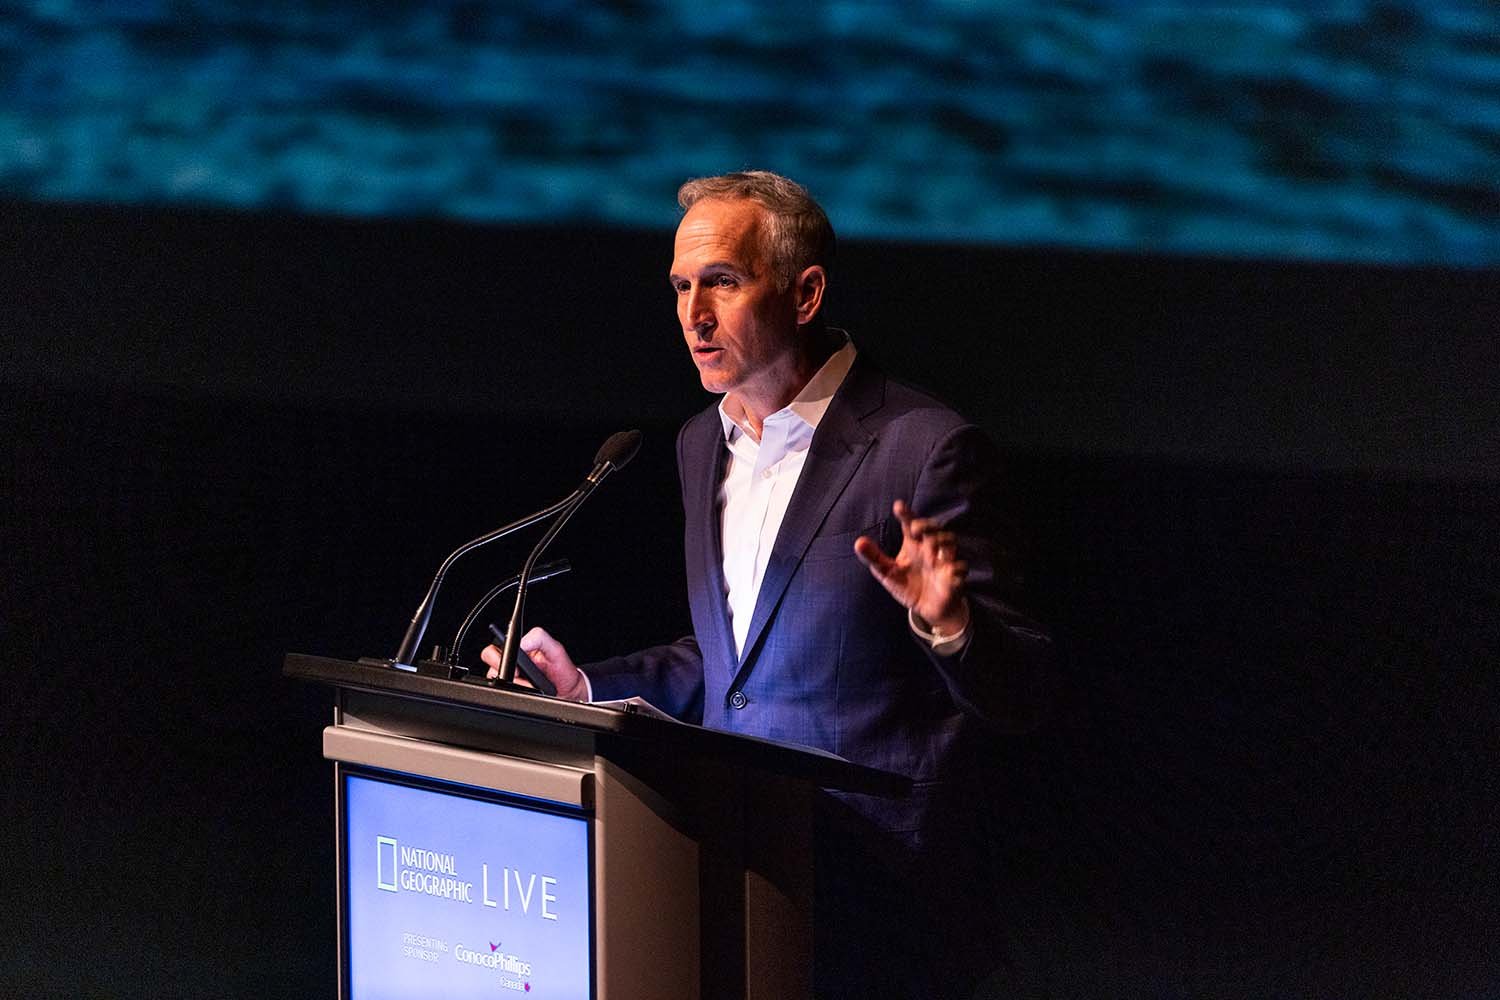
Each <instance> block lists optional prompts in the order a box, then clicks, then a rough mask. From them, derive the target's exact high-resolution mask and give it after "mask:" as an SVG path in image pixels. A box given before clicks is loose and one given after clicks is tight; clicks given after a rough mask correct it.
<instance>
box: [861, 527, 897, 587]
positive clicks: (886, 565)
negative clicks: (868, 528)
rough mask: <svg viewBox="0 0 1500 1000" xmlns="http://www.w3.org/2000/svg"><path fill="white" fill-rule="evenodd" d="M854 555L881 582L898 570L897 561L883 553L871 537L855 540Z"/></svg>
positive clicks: (865, 536)
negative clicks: (892, 571)
mask: <svg viewBox="0 0 1500 1000" xmlns="http://www.w3.org/2000/svg"><path fill="white" fill-rule="evenodd" d="M854 554H855V555H856V556H858V557H859V561H860V562H862V563H864V564H865V565H866V566H868V567H870V571H871V572H873V573H874V574H875V575H876V577H878V578H879V579H881V580H884V579H885V578H886V577H887V576H890V574H891V570H893V569H895V568H896V560H894V559H892V558H891V557H890V556H888V555H886V554H885V553H884V552H882V551H881V550H880V545H879V544H877V543H876V541H875V539H873V538H871V537H870V536H869V535H860V536H859V537H858V538H856V539H855V540H854Z"/></svg>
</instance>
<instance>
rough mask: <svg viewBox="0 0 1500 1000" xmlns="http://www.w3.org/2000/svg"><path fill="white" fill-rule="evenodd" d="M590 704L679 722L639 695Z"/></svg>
mask: <svg viewBox="0 0 1500 1000" xmlns="http://www.w3.org/2000/svg"><path fill="white" fill-rule="evenodd" d="M589 704H591V705H603V706H604V707H605V708H613V709H615V710H616V711H620V712H634V713H635V714H637V715H649V716H651V718H653V719H665V720H667V721H668V722H679V721H681V720H679V719H674V718H673V717H672V716H670V715H668V714H667V713H666V712H663V711H662V710H661V709H659V708H657V707H656V706H655V705H653V704H651V703H650V702H649V701H647V700H646V699H645V698H642V697H641V696H640V695H636V696H635V697H633V698H616V699H615V700H614V701H592V702H589Z"/></svg>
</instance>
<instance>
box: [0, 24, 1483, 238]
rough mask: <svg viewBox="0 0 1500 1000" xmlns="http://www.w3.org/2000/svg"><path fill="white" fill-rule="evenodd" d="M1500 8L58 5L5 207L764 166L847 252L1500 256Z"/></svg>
mask: <svg viewBox="0 0 1500 1000" xmlns="http://www.w3.org/2000/svg"><path fill="white" fill-rule="evenodd" d="M1497 39H1500V7H1497V6H1496V5H1493V4H1480V3H1471V2H1455V0H1437V2H1427V0H1380V2H1366V0H1333V2H1323V3H1316V4H1305V3H1293V2H1274V0H1273V2H1263V3H1253V4H1228V5H1225V4H1210V5H1198V4H1184V3H1172V4H1156V3H1144V4H1138V5H1127V4H1097V3H1047V4H1020V3H1010V2H994V0H990V2H985V0H964V2H960V0H926V2H906V0H903V2H882V0H832V2H829V3H824V4H813V5H809V4H806V3H801V2H793V0H761V2H757V3H741V2H728V3H720V4H715V5H713V7H712V8H704V7H702V5H700V4H696V3H691V2H688V0H675V2H661V3H649V4H638V3H620V2H604V0H594V2H585V0H546V2H543V0H531V2H517V3H503V4H502V3H497V4H485V3H476V2H473V0H388V2H384V3H380V4H368V3H359V2H355V0H326V2H322V3H317V4H307V3H300V2H296V3H294V2H287V0H275V2H269V3H256V4H244V3H236V2H230V0H206V2H202V3H194V4H179V3H170V2H167V0H47V2H32V3H21V4H7V5H4V6H3V7H0V197H8V198H20V199H25V200H36V201H84V202H112V203H133V204H141V203H144V204H171V205H209V206H228V207H233V208H237V209H242V210H247V211H267V210H270V211H278V212H280V211H291V212H305V213H315V214H334V215H350V216H361V217H381V216H403V217H412V216H421V217H441V218H451V219H463V220H474V221H479V222H486V223H506V224H509V223H526V224H552V223H557V224H566V225H595V224H603V225H625V226H645V227H651V228H670V227H671V226H672V225H674V224H675V207H674V204H673V196H674V192H675V190H676V187H677V185H678V183H680V182H681V181H682V180H684V179H686V178H687V177H691V176H696V175H702V174H711V173H720V172H724V171H727V170H736V169H743V168H746V167H764V168H767V169H772V170H777V171H780V172H782V173H785V174H788V175H790V176H792V177H794V178H797V179H798V180H801V181H802V182H803V183H804V184H806V185H807V186H808V187H809V188H810V189H811V190H812V192H813V194H814V195H815V196H817V197H818V198H819V199H820V200H821V201H822V202H823V203H824V204H825V206H826V207H827V208H828V209H829V214H830V215H831V216H832V218H833V219H834V223H835V226H836V227H837V228H838V229H839V231H840V233H841V234H842V235H844V236H852V237H863V238H877V239H898V240H914V241H945V242H962V243H976V244H1006V245H1051V246H1075V247H1090V248H1104V249H1111V250H1131V251H1148V252H1169V253H1187V254H1212V255H1251V256H1256V257H1272V258H1294V259H1313V260H1357V261H1371V262H1382V263H1418V264H1421V263H1440V264H1453V265H1460V266H1469V265H1494V264H1497V263H1500V193H1497V192H1500V187H1497V182H1496V178H1497V176H1500V41H1497Z"/></svg>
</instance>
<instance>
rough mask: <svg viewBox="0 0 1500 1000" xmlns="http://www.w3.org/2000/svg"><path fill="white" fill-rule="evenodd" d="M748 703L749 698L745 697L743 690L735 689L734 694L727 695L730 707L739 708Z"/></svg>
mask: <svg viewBox="0 0 1500 1000" xmlns="http://www.w3.org/2000/svg"><path fill="white" fill-rule="evenodd" d="M748 704H750V699H749V698H746V697H745V692H743V691H736V692H735V693H734V694H732V695H730V696H729V707H730V708H733V709H741V708H744V707H745V706H746V705H748Z"/></svg>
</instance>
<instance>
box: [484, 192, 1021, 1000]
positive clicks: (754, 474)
mask: <svg viewBox="0 0 1500 1000" xmlns="http://www.w3.org/2000/svg"><path fill="white" fill-rule="evenodd" d="M679 201H680V203H681V204H682V206H683V208H684V209H685V214H684V215H683V218H682V222H681V224H680V225H679V227H678V230H677V237H676V242H675V247H674V249H675V255H674V259H673V262H672V266H671V276H670V277H671V284H672V287H673V289H674V291H675V293H676V296H677V315H678V320H679V322H680V325H681V328H682V332H683V336H684V338H685V340H686V342H687V347H688V350H689V353H690V354H691V356H692V359H693V362H694V364H695V365H696V366H697V369H698V373H699V377H700V379H701V380H702V383H703V387H704V388H705V389H707V390H709V391H710V392H713V393H718V394H722V398H721V399H720V401H719V402H718V403H717V404H716V405H714V406H712V407H710V408H709V409H707V410H705V411H704V412H702V413H700V414H698V415H697V416H696V417H694V418H693V419H691V420H689V421H688V423H687V424H686V425H684V427H683V428H682V431H681V433H680V434H679V436H678V440H677V459H678V470H679V473H680V476H681V480H682V496H683V504H684V508H685V511H686V518H687V521H686V532H685V546H686V558H687V581H688V591H689V601H690V605H691V610H692V619H693V635H691V636H688V637H686V638H684V639H681V640H679V641H678V642H676V643H672V644H669V645H666V646H658V647H654V648H651V649H646V650H642V651H640V652H638V653H633V654H630V655H628V656H620V657H615V658H612V659H609V660H605V661H602V662H600V663H596V664H591V665H587V666H586V667H584V668H582V669H580V668H578V667H577V666H575V665H574V663H573V661H572V660H571V658H570V657H569V656H568V654H567V651H566V649H564V647H563V646H562V645H561V644H560V643H558V642H557V640H555V639H553V638H552V637H551V636H550V635H548V634H547V633H546V632H545V631H544V630H542V629H532V630H531V631H530V632H528V633H527V634H526V636H525V637H524V638H523V639H522V640H521V648H522V649H524V650H526V651H527V652H528V653H529V654H530V655H531V657H532V658H533V660H535V661H536V663H537V664H538V666H539V667H541V668H542V669H543V670H544V671H545V672H546V673H547V674H548V676H549V678H551V679H552V680H553V682H554V683H555V684H556V685H557V688H558V693H559V696H561V697H565V698H575V699H584V698H596V699H611V698H621V697H628V696H630V695H636V694H639V695H643V696H644V697H646V698H647V699H648V700H650V701H652V702H653V703H655V704H657V705H658V706H659V707H662V708H664V709H666V710H667V711H669V712H672V713H673V714H675V715H677V716H679V717H681V718H685V719H688V720H691V721H695V722H702V723H703V724H704V725H708V726H712V727H716V728H720V729H726V730H731V731H734V732H739V733H746V734H750V735H755V736H762V737H767V738H770V739H776V740H783V741H787V742H794V743H799V744H804V745H807V746H812V747H817V748H820V749H823V750H827V751H830V752H832V753H835V754H838V755H840V756H842V757H845V758H848V759H849V760H852V761H855V762H858V763H861V764H867V765H869V766H872V767H876V768H881V769H884V770H888V771H895V772H898V773H901V774H904V775H907V776H909V777H910V778H911V779H912V780H913V792H912V794H911V795H910V796H909V797H908V798H905V799H901V800H891V799H882V798H876V797H869V796H856V795H842V796H839V797H838V798H837V799H836V800H835V799H829V800H828V803H827V807H826V808H825V810H824V812H823V815H821V816H820V831H819V833H820V843H821V844H822V847H821V848H820V852H819V857H818V863H819V866H820V869H819V870H820V876H819V879H820V881H819V893H820V897H821V898H820V922H819V927H820V930H822V931H824V932H826V933H827V934H828V935H829V936H828V938H827V939H826V940H825V938H824V937H821V936H820V938H819V941H818V943H817V948H818V956H819V961H818V965H819V970H820V971H819V977H820V980H821V984H822V989H821V990H820V992H823V993H825V994H848V995H854V994H855V992H856V991H857V990H861V989H864V987H855V986H854V985H853V983H852V981H851V980H850V979H849V978H848V973H849V969H850V968H851V967H855V966H857V967H858V968H860V969H863V970H865V971H866V972H867V973H868V974H869V975H868V978H869V982H870V984H876V983H879V984H881V995H888V994H891V993H895V992H897V991H898V989H899V988H904V987H898V986H897V984H898V983H906V984H909V985H910V987H911V988H915V984H925V985H930V984H931V983H933V982H935V981H944V982H948V983H952V984H953V985H955V986H957V987H959V988H960V989H961V988H962V986H961V984H962V982H963V972H962V967H963V966H964V964H965V963H971V964H972V963H973V962H976V961H977V962H978V963H979V964H980V965H982V964H983V958H982V956H976V955H974V954H969V952H973V951H975V950H976V949H977V950H981V951H982V950H983V948H984V943H983V942H982V941H981V940H979V939H977V938H975V937H974V935H968V937H967V938H966V935H965V933H964V932H965V931H966V930H968V929H971V928H972V927H973V926H974V924H975V923H976V921H978V920H981V919H982V918H981V917H979V916H977V915H976V910H975V908H976V907H978V908H981V909H982V908H984V907H986V906H987V905H988V902H989V901H990V900H991V899H992V893H991V892H990V888H989V887H988V886H987V885H986V884H985V882H984V880H983V879H982V878H980V877H979V871H980V869H982V867H983V865H982V863H981V861H982V859H981V858H980V857H979V855H980V854H982V852H983V846H984V845H983V844H981V843H978V842H977V829H978V826H977V824H978V823H979V817H978V814H977V812H976V807H977V804H978V803H979V802H981V801H982V800H983V797H984V795H985V789H984V788H982V787H977V783H978V782H979V781H981V780H982V778H981V777H980V776H981V775H983V774H984V772H985V769H986V767H987V765H988V763H989V761H988V758H989V756H990V754H991V746H992V744H991V742H990V741H989V740H988V739H987V736H988V733H987V730H989V729H991V728H993V727H997V726H998V727H1003V728H1007V729H1014V728H1026V727H1029V726H1031V725H1032V724H1033V723H1034V721H1035V719H1036V716H1037V713H1038V711H1039V708H1040V704H1041V701H1042V698H1041V693H1042V691H1043V689H1044V688H1045V686H1046V682H1047V661H1048V654H1049V651H1050V646H1049V642H1048V639H1047V636H1046V634H1045V633H1044V632H1043V631H1042V630H1041V629H1040V628H1039V627H1038V626H1037V625H1035V624H1034V623H1032V622H1031V621H1029V620H1028V619H1027V618H1026V617H1025V616H1024V615H1023V614H1022V613H1021V612H1020V611H1019V610H1018V609H1017V591H1018V589H1019V577H1018V571H1017V568H1016V559H1015V544H1014V539H1013V537H1012V529H1011V526H1010V525H1009V524H1008V523H1007V521H1006V520H1005V519H1004V517H1003V516H1002V512H1001V510H1000V509H999V507H998V505H997V503H996V493H997V488H998V487H999V485H1000V484H999V483H997V482H996V478H997V476H998V461H997V457H996V454H995V452H994V450H993V448H992V447H991V445H990V444H989V443H988V441H987V440H986V439H985V438H984V436H983V435H982V434H981V433H980V432H979V431H978V429H977V428H975V427H974V426H972V425H970V424H968V423H966V422H965V421H964V420H963V419H962V418H960V417H959V416H958V415H957V414H955V413H954V412H953V411H951V410H950V409H948V408H947V407H946V406H944V405H943V404H941V403H939V402H938V401H937V400H935V399H933V398H932V397H930V396H927V395H925V394H923V393H921V392H918V391H916V390H914V389H911V388H908V387H906V386H903V385H901V384H899V383H897V382H894V381H892V380H890V379H888V378H887V377H886V376H885V375H884V374H882V373H881V372H880V371H879V370H877V369H876V368H875V367H874V366H873V365H872V364H870V363H869V362H868V361H867V360H866V359H865V358H864V357H862V356H860V355H859V354H858V353H857V351H856V349H855V346H854V344H853V343H852V342H851V340H850V338H849V337H848V336H847V335H846V334H844V333H843V332H842V331H839V330H835V329H832V328H830V327H828V326H827V325H826V324H825V322H824V320H823V315H822V305H823V295H824V292H825V290H826V288H827V284H828V268H829V265H830V263H831V261H832V257H833V248H834V237H833V230H832V228H831V226H830V225H829V223H828V220H827V217H826V215H824V213H823V211H822V209H821V208H820V207H819V206H818V205H817V204H816V202H814V201H813V200H812V199H811V198H810V197H809V196H808V195H807V193H806V191H804V190H803V189H802V188H801V187H800V186H798V185H796V184H794V183H793V182H791V181H789V180H787V179H785V178H782V177H778V176H776V175H774V174H767V173H763V172H749V173H742V174H730V175H727V176H724V177H717V178H705V179H701V180H697V181H690V182H688V183H687V184H685V185H684V186H683V188H682V190H681V191H680V192H679ZM888 552H894V553H895V554H894V555H889V554H887V553H888ZM484 655H485V659H486V662H488V663H489V664H490V666H491V672H492V676H493V673H494V672H495V670H496V668H498V651H497V650H495V649H494V648H493V647H491V648H490V649H488V650H486V651H485V654H484ZM830 900H832V901H833V906H832V909H829V907H828V905H825V904H827V903H828V901H830ZM913 900H917V901H918V902H915V903H914V902H913ZM945 910H950V911H953V910H956V911H957V912H960V913H962V914H963V916H964V919H963V921H962V922H961V926H959V927H956V928H955V927H953V926H951V924H952V921H951V920H950V919H947V917H951V915H952V914H951V912H950V913H949V914H948V915H947V917H945V914H944V912H943V911H945ZM829 914H832V918H831V920H830V919H826V917H827V915H829ZM830 924H832V926H830ZM913 934H915V935H917V937H918V939H919V943H918V945H917V947H916V948H915V949H910V952H911V953H910V954H907V950H903V949H901V948H900V947H897V948H896V950H895V952H894V954H896V955H898V956H900V958H899V961H897V962H895V963H894V964H893V965H892V966H891V967H890V968H889V969H882V967H881V963H880V962H879V961H876V962H874V964H873V965H872V964H871V961H870V958H871V953H872V949H873V950H884V951H883V953H884V954H887V955H889V954H891V952H890V949H891V948H892V945H893V944H894V943H895V942H893V941H891V940H888V939H887V940H877V941H871V940H870V938H872V937H874V938H877V939H879V938H880V937H881V936H882V935H898V936H899V937H900V938H901V939H909V938H910V937H911V935H913ZM841 952H842V953H844V954H843V955H842V957H839V954H840V953H841ZM923 963H926V964H925V967H923V968H920V969H919V968H916V966H920V965H923ZM833 969H837V970H840V971H838V972H837V973H834V972H829V971H828V970H833Z"/></svg>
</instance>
